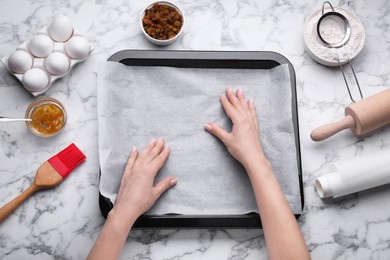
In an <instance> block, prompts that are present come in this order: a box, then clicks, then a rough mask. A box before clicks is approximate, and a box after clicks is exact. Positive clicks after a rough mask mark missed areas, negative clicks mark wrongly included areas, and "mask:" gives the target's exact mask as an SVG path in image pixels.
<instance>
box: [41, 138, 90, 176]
mask: <svg viewBox="0 0 390 260" xmlns="http://www.w3.org/2000/svg"><path fill="white" fill-rule="evenodd" d="M86 158H87V157H85V155H84V154H83V153H82V152H81V151H80V150H79V148H77V146H76V145H75V144H71V145H69V146H68V147H66V148H65V149H64V150H62V151H61V152H59V153H58V154H56V155H54V156H53V157H51V158H50V159H49V160H48V162H49V163H50V164H51V166H53V168H54V169H56V171H57V172H58V173H59V174H60V175H61V176H62V178H65V177H66V176H68V174H69V173H70V172H71V171H72V170H73V169H74V168H76V167H77V166H78V165H79V164H80V163H82V162H83V161H84V160H85V159H86Z"/></svg>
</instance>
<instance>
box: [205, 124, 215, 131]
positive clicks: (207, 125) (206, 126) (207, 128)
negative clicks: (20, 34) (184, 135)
mask: <svg viewBox="0 0 390 260" xmlns="http://www.w3.org/2000/svg"><path fill="white" fill-rule="evenodd" d="M211 128H213V127H212V126H211V125H210V124H209V123H207V124H205V125H204V129H206V130H207V131H210V130H211Z"/></svg>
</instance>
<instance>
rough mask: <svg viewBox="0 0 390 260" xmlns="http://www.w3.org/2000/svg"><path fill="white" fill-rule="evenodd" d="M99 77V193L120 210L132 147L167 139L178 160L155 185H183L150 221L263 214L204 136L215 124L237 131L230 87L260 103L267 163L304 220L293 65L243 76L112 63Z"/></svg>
mask: <svg viewBox="0 0 390 260" xmlns="http://www.w3.org/2000/svg"><path fill="white" fill-rule="evenodd" d="M98 75H99V76H98V97H97V99H98V130H99V157H100V167H101V179H100V192H101V194H102V195H103V196H105V197H107V198H109V199H110V200H111V201H112V202H113V203H115V200H116V195H117V191H118V188H119V184H120V180H121V177H122V173H123V170H124V168H125V164H126V161H127V159H128V156H129V153H130V151H131V149H132V147H134V146H136V147H138V149H139V150H141V149H143V148H144V147H145V146H146V144H147V143H149V142H150V140H151V139H152V138H156V139H158V138H160V137H164V138H165V140H166V144H167V145H168V146H170V147H171V154H170V156H169V158H168V161H167V162H166V164H165V166H164V167H163V168H162V169H161V170H160V172H159V174H158V178H157V180H156V181H158V180H160V179H161V178H163V177H167V176H175V177H176V178H177V180H178V182H177V184H176V186H175V187H174V188H172V189H170V190H169V191H168V192H166V193H165V194H164V195H163V196H162V197H161V198H160V200H158V202H157V203H156V204H155V205H154V206H153V207H152V208H151V209H150V210H149V212H148V214H167V213H177V214H194V215H197V214H202V215H204V214H213V215H214V214H245V213H248V212H258V210H257V207H256V201H255V198H254V194H253V191H252V187H251V184H250V182H249V179H248V177H247V174H246V172H245V170H244V169H243V167H242V166H241V165H240V164H239V163H238V162H237V161H236V160H235V159H233V158H232V157H231V156H230V155H229V153H228V152H227V150H226V148H225V147H224V145H223V144H222V143H221V142H220V141H218V140H217V139H216V138H215V137H213V136H212V135H210V134H209V133H207V132H206V131H204V130H203V126H204V124H205V123H207V122H210V121H212V122H216V123H218V124H220V125H221V126H223V127H225V128H226V129H228V130H230V129H231V122H230V119H228V117H227V116H226V114H225V112H224V111H223V108H222V106H221V104H220V101H219V96H220V95H221V94H223V93H224V91H225V89H226V88H227V87H228V86H231V87H232V88H233V90H235V89H237V88H238V87H241V88H242V89H243V91H244V93H245V95H246V97H252V98H253V100H254V103H255V105H256V107H257V111H258V117H259V119H260V128H261V140H262V144H263V148H264V150H265V153H266V156H267V158H268V160H270V162H271V164H272V165H273V170H274V172H275V174H276V176H277V178H278V180H279V182H280V184H281V186H282V189H283V191H284V193H285V194H286V196H287V199H288V201H289V204H290V206H291V208H292V210H293V212H294V213H300V212H301V198H300V192H299V182H298V167H297V161H296V160H297V159H296V147H295V143H294V131H293V124H292V116H291V85H290V78H289V73H288V66H287V65H281V66H278V67H276V68H274V69H272V70H258V69H253V70H251V69H245V70H244V69H194V68H172V67H134V66H125V65H122V64H120V63H116V62H105V63H103V64H100V66H99V73H98ZM269 196H272V194H269Z"/></svg>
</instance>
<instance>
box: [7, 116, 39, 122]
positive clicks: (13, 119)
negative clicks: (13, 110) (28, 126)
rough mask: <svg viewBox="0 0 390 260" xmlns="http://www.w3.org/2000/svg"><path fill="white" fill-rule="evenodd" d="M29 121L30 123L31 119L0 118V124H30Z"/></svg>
mask: <svg viewBox="0 0 390 260" xmlns="http://www.w3.org/2000/svg"><path fill="white" fill-rule="evenodd" d="M30 121H32V119H31V118H12V117H5V116H0V123H7V122H30Z"/></svg>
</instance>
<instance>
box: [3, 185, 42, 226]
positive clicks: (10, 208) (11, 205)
mask: <svg viewBox="0 0 390 260" xmlns="http://www.w3.org/2000/svg"><path fill="white" fill-rule="evenodd" d="M39 189H40V188H39V187H38V186H37V185H35V183H33V184H32V185H31V186H30V187H29V188H28V189H27V190H25V191H24V192H23V193H22V194H20V195H19V196H17V197H16V198H14V199H13V200H11V201H10V202H8V203H7V204H6V205H5V206H4V207H2V208H0V223H1V222H3V221H4V220H5V219H6V218H7V217H8V216H9V215H11V214H12V212H14V210H15V209H16V208H17V207H19V206H20V204H22V203H23V201H25V200H26V199H27V198H28V197H30V195H31V194H33V193H34V192H36V191H37V190H39Z"/></svg>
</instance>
